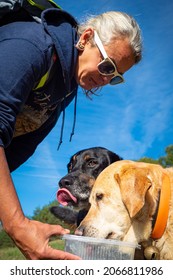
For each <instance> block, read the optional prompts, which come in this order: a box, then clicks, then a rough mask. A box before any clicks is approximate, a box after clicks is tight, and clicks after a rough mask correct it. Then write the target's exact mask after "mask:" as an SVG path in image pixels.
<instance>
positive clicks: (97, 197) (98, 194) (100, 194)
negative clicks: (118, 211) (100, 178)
mask: <svg viewBox="0 0 173 280" xmlns="http://www.w3.org/2000/svg"><path fill="white" fill-rule="evenodd" d="M96 199H97V201H98V200H102V199H103V194H102V193H97V194H96Z"/></svg>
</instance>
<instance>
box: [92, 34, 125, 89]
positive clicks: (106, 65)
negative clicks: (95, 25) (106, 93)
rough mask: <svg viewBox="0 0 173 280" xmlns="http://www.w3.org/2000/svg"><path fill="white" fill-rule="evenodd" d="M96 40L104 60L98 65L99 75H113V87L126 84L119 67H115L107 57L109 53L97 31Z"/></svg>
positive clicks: (111, 83)
mask: <svg viewBox="0 0 173 280" xmlns="http://www.w3.org/2000/svg"><path fill="white" fill-rule="evenodd" d="M94 40H95V43H96V45H97V47H98V49H99V51H100V52H101V54H102V56H103V58H104V59H103V60H102V61H101V62H100V63H99V64H98V65H97V67H98V71H99V73H100V74H101V75H104V76H110V75H113V78H112V79H111V80H110V85H112V86H113V85H117V84H120V83H123V82H124V78H123V76H122V75H121V74H120V73H118V71H117V67H116V66H115V64H114V63H113V61H112V60H111V59H110V58H109V56H108V55H107V53H106V51H105V49H104V47H103V44H102V42H101V40H100V38H99V36H98V34H97V32H96V31H95V30H94Z"/></svg>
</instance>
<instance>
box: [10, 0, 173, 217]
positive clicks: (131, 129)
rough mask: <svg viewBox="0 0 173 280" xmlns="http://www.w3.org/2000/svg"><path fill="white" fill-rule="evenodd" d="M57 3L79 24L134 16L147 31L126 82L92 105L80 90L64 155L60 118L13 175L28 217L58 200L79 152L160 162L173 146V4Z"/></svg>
mask: <svg viewBox="0 0 173 280" xmlns="http://www.w3.org/2000/svg"><path fill="white" fill-rule="evenodd" d="M57 2H58V3H59V4H60V5H61V7H63V8H64V9H65V10H67V11H68V12H69V13H71V14H72V15H73V16H74V17H75V18H76V19H77V20H78V21H80V20H82V19H83V18H84V17H85V16H86V15H88V14H92V15H95V14H98V13H102V12H105V11H108V10H118V11H123V12H126V13H129V14H130V15H132V16H133V17H134V18H135V19H136V20H137V22H138V23H139V25H140V27H141V30H142V36H143V44H144V49H143V59H142V61H141V62H140V63H139V64H138V65H136V66H134V67H133V68H132V69H131V70H129V71H128V72H127V73H126V74H125V75H124V77H125V80H126V83H124V84H123V85H118V86H114V87H112V86H110V85H108V86H105V87H104V88H103V89H102V90H101V92H100V95H99V96H94V97H93V99H92V101H91V100H89V99H87V98H86V97H85V95H84V94H83V92H82V90H81V89H79V91H78V104H77V121H76V128H75V135H74V136H73V139H72V142H69V137H70V133H71V129H72V124H73V109H74V104H73V103H72V104H71V105H70V106H69V107H68V108H67V110H66V119H65V128H64V137H63V144H62V146H61V148H60V150H59V151H57V145H58V141H59V135H60V128H61V118H60V119H59V121H58V123H57V125H56V127H55V128H54V129H53V131H52V132H51V133H50V134H49V135H48V137H47V138H46V139H45V140H44V141H43V142H42V143H41V144H40V146H39V147H38V149H37V151H36V152H35V154H34V155H33V156H32V158H30V159H29V160H28V161H27V162H26V163H25V164H24V165H22V166H21V167H20V168H19V169H18V170H16V171H15V172H13V173H12V177H13V180H14V183H15V186H16V189H17V192H18V196H19V199H20V201H21V204H22V208H23V210H24V213H25V214H26V215H32V214H33V211H34V209H35V208H36V207H42V206H44V205H45V204H48V203H49V202H50V201H52V200H54V199H55V196H56V191H57V188H58V184H57V183H58V181H59V179H60V178H61V177H62V176H64V175H65V174H66V165H67V163H68V160H69V158H70V156H71V155H72V154H74V153H75V152H77V151H78V150H81V149H84V148H88V147H93V146H103V147H106V148H108V149H110V150H112V151H114V152H116V153H118V154H119V155H120V156H122V157H123V158H124V159H132V160H135V159H139V158H141V157H144V156H147V157H151V158H155V159H157V158H159V157H160V156H163V155H164V154H165V148H166V147H167V146H168V145H170V144H173V125H172V123H173V110H172V105H173V16H172V11H173V1H171V0H164V1H163V0H153V1H148V0H138V1H129V0H121V1H115V0H108V1H106V0H100V1H94V2H93V1H85V0H81V1H69V0H58V1H57Z"/></svg>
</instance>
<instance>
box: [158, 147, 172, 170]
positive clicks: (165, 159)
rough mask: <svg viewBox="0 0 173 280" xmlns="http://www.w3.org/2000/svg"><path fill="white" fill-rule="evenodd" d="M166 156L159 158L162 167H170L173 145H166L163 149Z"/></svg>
mask: <svg viewBox="0 0 173 280" xmlns="http://www.w3.org/2000/svg"><path fill="white" fill-rule="evenodd" d="M165 152H166V156H164V157H160V158H159V163H160V164H161V165H162V166H163V167H171V166H173V145H170V146H168V147H167V148H166V149H165Z"/></svg>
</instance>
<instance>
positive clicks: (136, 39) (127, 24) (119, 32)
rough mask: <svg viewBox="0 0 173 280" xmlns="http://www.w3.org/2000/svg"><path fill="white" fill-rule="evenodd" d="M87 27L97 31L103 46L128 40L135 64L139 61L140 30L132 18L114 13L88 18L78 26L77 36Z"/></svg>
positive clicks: (140, 51) (124, 14)
mask: <svg viewBox="0 0 173 280" xmlns="http://www.w3.org/2000/svg"><path fill="white" fill-rule="evenodd" d="M89 27H91V28H93V29H94V30H96V31H97V33H98V35H99V37H100V39H101V41H102V43H103V44H104V45H108V44H109V43H110V42H111V41H112V40H115V39H117V38H122V37H124V38H128V39H129V43H130V45H131V47H132V50H133V52H134V57H135V63H137V62H139V61H140V60H141V58H142V39H141V30H140V28H139V25H138V24H137V22H136V20H135V19H134V18H133V17H132V16H130V15H128V14H126V13H123V12H115V11H110V12H106V13H103V14H100V15H97V16H90V17H88V18H87V19H86V20H85V21H84V22H83V23H81V24H79V25H78V34H79V35H81V34H82V33H83V32H84V31H85V30H86V29H87V28H89Z"/></svg>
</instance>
